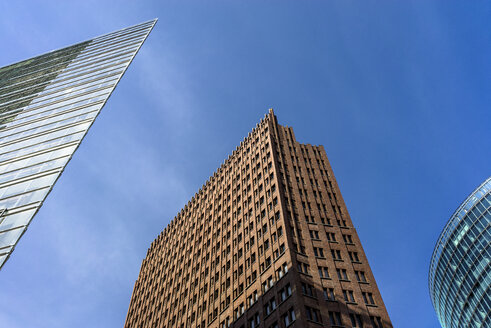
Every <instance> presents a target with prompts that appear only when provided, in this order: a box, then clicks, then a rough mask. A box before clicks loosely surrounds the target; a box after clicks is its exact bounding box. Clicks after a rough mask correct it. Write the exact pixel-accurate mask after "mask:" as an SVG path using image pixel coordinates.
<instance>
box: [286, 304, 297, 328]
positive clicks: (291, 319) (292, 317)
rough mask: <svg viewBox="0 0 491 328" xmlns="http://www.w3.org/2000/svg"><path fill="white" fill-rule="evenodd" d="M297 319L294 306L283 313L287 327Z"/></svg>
mask: <svg viewBox="0 0 491 328" xmlns="http://www.w3.org/2000/svg"><path fill="white" fill-rule="evenodd" d="M294 321H295V311H293V308H290V309H289V310H288V311H287V312H286V313H285V314H284V315H283V322H284V323H285V327H288V326H289V325H291V324H292V322H294Z"/></svg>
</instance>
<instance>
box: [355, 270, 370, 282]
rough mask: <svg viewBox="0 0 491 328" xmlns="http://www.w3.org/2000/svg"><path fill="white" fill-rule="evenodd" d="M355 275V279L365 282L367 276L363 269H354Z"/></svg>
mask: <svg viewBox="0 0 491 328" xmlns="http://www.w3.org/2000/svg"><path fill="white" fill-rule="evenodd" d="M355 275H356V280H358V281H360V282H367V278H366V276H365V272H364V271H355Z"/></svg>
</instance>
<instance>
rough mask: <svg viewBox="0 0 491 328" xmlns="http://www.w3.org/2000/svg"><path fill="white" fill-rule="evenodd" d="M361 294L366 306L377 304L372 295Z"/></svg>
mask: <svg viewBox="0 0 491 328" xmlns="http://www.w3.org/2000/svg"><path fill="white" fill-rule="evenodd" d="M361 294H362V295H363V300H364V301H365V304H371V305H374V304H375V301H374V300H373V294H372V293H368V292H362V293H361Z"/></svg>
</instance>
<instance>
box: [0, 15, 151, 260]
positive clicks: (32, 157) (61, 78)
mask: <svg viewBox="0 0 491 328" xmlns="http://www.w3.org/2000/svg"><path fill="white" fill-rule="evenodd" d="M155 23H156V20H151V21H148V22H145V23H141V24H138V25H135V26H132V27H128V28H125V29H122V30H119V31H116V32H113V33H109V34H106V35H103V36H100V37H97V38H94V39H92V40H89V41H85V42H81V43H78V44H76V45H72V46H70V47H67V48H63V49H60V50H56V51H52V52H49V53H47V54H44V55H41V56H38V57H34V58H31V59H28V60H24V61H22V62H19V63H16V64H12V65H9V66H6V67H3V68H0V268H2V267H3V264H4V263H5V261H6V260H7V259H8V258H9V256H10V254H11V253H12V251H13V250H14V247H15V245H16V244H17V242H18V241H19V239H20V237H21V236H22V235H23V233H24V232H25V231H26V229H27V227H28V225H29V223H30V222H31V220H32V218H33V217H34V215H35V214H36V212H37V211H38V210H39V208H40V206H41V205H42V203H43V201H44V200H45V198H46V196H47V195H48V193H49V192H50V190H51V189H52V187H53V185H54V183H55V182H56V180H57V179H58V177H59V176H60V174H61V172H62V171H63V169H64V168H65V165H66V164H67V163H68V161H69V160H70V158H71V157H72V155H73V153H74V152H75V150H76V149H77V147H78V146H79V144H80V142H81V141H82V139H83V137H84V136H85V134H86V133H87V131H88V129H89V127H90V126H91V125H92V123H93V122H94V120H95V118H96V117H97V115H98V114H99V112H100V110H101V109H102V107H103V106H104V104H105V103H106V101H107V99H108V98H109V96H110V95H111V93H112V91H113V90H114V88H115V87H116V85H117V83H118V81H119V80H120V79H121V77H122V75H123V73H124V72H125V70H126V69H127V68H128V65H129V64H130V63H131V61H132V59H133V58H134V56H135V55H136V53H137V52H138V50H139V49H140V47H141V46H142V44H143V42H144V41H145V39H146V38H147V36H148V34H149V33H150V31H151V30H152V28H153V26H154V25H155Z"/></svg>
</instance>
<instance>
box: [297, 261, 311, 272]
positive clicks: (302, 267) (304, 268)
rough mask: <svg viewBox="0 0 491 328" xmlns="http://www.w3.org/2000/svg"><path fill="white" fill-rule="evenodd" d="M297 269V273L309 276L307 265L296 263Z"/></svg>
mask: <svg viewBox="0 0 491 328" xmlns="http://www.w3.org/2000/svg"><path fill="white" fill-rule="evenodd" d="M297 267H298V271H299V272H301V273H305V274H309V265H308V264H305V263H302V262H298V265H297Z"/></svg>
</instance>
